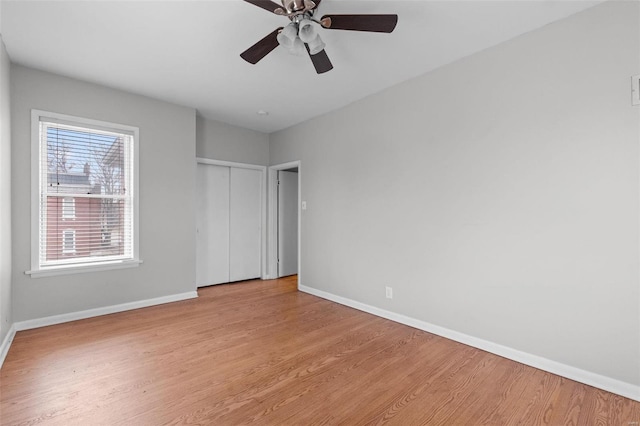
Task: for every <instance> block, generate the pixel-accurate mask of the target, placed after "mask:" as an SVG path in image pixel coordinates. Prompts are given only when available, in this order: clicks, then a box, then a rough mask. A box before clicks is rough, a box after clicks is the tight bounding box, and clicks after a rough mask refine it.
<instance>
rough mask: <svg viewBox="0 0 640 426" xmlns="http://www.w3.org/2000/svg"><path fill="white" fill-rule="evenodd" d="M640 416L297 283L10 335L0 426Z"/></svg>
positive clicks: (507, 421) (627, 405) (618, 420)
mask: <svg viewBox="0 0 640 426" xmlns="http://www.w3.org/2000/svg"><path fill="white" fill-rule="evenodd" d="M632 422H638V424H640V403H638V402H634V401H631V400H629V399H626V398H623V397H620V396H617V395H614V394H611V393H607V392H604V391H601V390H599V389H595V388H592V387H590V386H586V385H583V384H580V383H576V382H573V381H571V380H568V379H564V378H561V377H559V376H555V375H552V374H549V373H546V372H543V371H541V370H537V369H535V368H532V367H528V366H525V365H522V364H519V363H516V362H513V361H510V360H507V359H504V358H501V357H499V356H495V355H492V354H489V353H487V352H484V351H481V350H479V349H475V348H472V347H469V346H465V345H462V344H459V343H456V342H453V341H450V340H447V339H444V338H441V337H438V336H435V335H432V334H429V333H425V332H423V331H420V330H416V329H413V328H410V327H407V326H404V325H401V324H397V323H394V322H392V321H388V320H385V319H382V318H378V317H375V316H372V315H369V314H366V313H363V312H360V311H357V310H354V309H351V308H347V307H344V306H341V305H338V304H335V303H332V302H329V301H326V300H323V299H320V298H317V297H314V296H311V295H308V294H305V293H301V292H298V291H297V280H296V277H288V278H284V279H279V280H272V281H249V282H243V283H238V284H232V285H220V286H214V287H209V288H203V289H200V290H199V297H198V299H193V300H186V301H182V302H176V303H170V304H166V305H161V306H154V307H150V308H145V309H138V310H135V311H128V312H122V313H118V314H112V315H106V316H102V317H97V318H90V319H86V320H82V321H75V322H71V323H66V324H60V325H56V326H50V327H43V328H40V329H35V330H28V331H21V332H18V333H17V334H16V337H15V339H14V342H13V344H12V346H11V349H10V351H9V354H8V356H7V358H6V360H5V363H4V365H3V367H2V369H1V370H0V424H2V425H65V426H66V425H76V424H77V425H136V426H137V425H164V424H175V425H183V424H201V425H211V424H215V425H241V424H242V425H244V424H258V425H290V424H291V425H349V426H351V425H383V424H384V425H403V426H404V425H414V424H416V425H421V424H426V425H438V424H442V425H469V424H471V425H476V424H477V425H516V424H526V425H528V424H536V425H537V424H548V425H622V426H636V425H633V423H632Z"/></svg>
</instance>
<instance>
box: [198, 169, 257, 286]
mask: <svg viewBox="0 0 640 426" xmlns="http://www.w3.org/2000/svg"><path fill="white" fill-rule="evenodd" d="M198 164H209V165H212V166H222V167H236V168H239V169H251V170H258V171H260V172H261V174H260V279H263V280H266V279H268V278H267V256H266V253H267V166H259V165H257V164H247V163H236V162H233V161H223V160H213V159H211V158H203V157H196V167H197V165H198ZM197 196H198V194H196V197H197ZM195 231H196V230H195V229H194V233H195ZM196 238H197V237H196Z"/></svg>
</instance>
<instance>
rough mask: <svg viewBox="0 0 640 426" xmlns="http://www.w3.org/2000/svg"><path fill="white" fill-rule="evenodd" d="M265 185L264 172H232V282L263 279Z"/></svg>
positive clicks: (230, 251) (241, 170) (230, 250)
mask: <svg viewBox="0 0 640 426" xmlns="http://www.w3.org/2000/svg"><path fill="white" fill-rule="evenodd" d="M261 185H262V173H261V172H260V171H258V170H252V169H240V168H235V167H232V168H231V182H230V188H231V190H230V191H229V192H230V194H231V197H230V210H229V211H230V218H229V223H230V234H229V235H230V240H229V256H230V257H229V259H230V261H229V275H230V281H240V280H248V279H251V278H258V277H260V240H261V233H262V229H261V220H260V211H261V209H260V208H261Z"/></svg>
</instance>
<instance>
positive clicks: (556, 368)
mask: <svg viewBox="0 0 640 426" xmlns="http://www.w3.org/2000/svg"><path fill="white" fill-rule="evenodd" d="M298 290H300V291H303V292H305V293H309V294H312V295H314V296H318V297H321V298H323V299H327V300H331V301H332V302H336V303H339V304H341V305H345V306H349V307H351V308H354V309H358V310H360V311H364V312H367V313H370V314H373V315H376V316H378V317H382V318H386V319H389V320H391V321H395V322H398V323H401V324H405V325H408V326H410V327H413V328H417V329H419V330H424V331H426V332H428V333H432V334H437V335H438V336H442V337H445V338H447V339H450V340H455V341H456V342H460V343H463V344H465V345H469V346H473V347H474V348H478V349H482V350H483V351H487V352H491V353H492V354H495V355H499V356H501V357H504V358H508V359H511V360H513V361H517V362H520V363H522V364H526V365H528V366H531V367H534V368H538V369H540V370H544V371H547V372H549V373H553V374H556V375H558V376H562V377H566V378H567V379H571V380H575V381H576V382H580V383H584V384H586V385H589V386H593V387H596V388H599V389H603V390H605V391H607V392H612V393H615V394H618V395H621V396H624V397H626V398H630V399H633V400H635V401H640V386H636V385H633V384H630V383H626V382H623V381H620V380H617V379H612V378H610V377H607V376H603V375H600V374H597V373H592V372H590V371H586V370H582V369H580V368H576V367H572V366H570V365H566V364H562V363H559V362H556V361H552V360H550V359H546V358H543V357H540V356H537V355H533V354H530V353H527V352H522V351H519V350H517V349H513V348H510V347H508V346H502V345H499V344H497V343H493V342H489V341H487V340H483V339H479V338H477V337H473V336H469V335H467V334H464V333H460V332H457V331H454V330H450V329H448V328H444V327H440V326H437V325H434V324H430V323H428V322H425V321H421V320H417V319H415V318H411V317H408V316H405V315H401V314H397V313H394V312H390V311H386V310H384V309H380V308H376V307H375V306H370V305H367V304H364V303H360V302H357V301H355V300H351V299H348V298H346V297H342V296H337V295H335V294H331V293H327V292H325V291H322V290H318V289H315V288H311V287H307V286H303V285H298Z"/></svg>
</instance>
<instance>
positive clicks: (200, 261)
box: [196, 164, 230, 287]
mask: <svg viewBox="0 0 640 426" xmlns="http://www.w3.org/2000/svg"><path fill="white" fill-rule="evenodd" d="M229 179H230V172H229V167H221V166H213V165H210V164H198V166H197V178H196V190H197V193H196V194H197V195H196V200H197V205H196V285H197V286H198V287H202V286H207V285H211V284H220V283H228V282H229Z"/></svg>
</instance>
